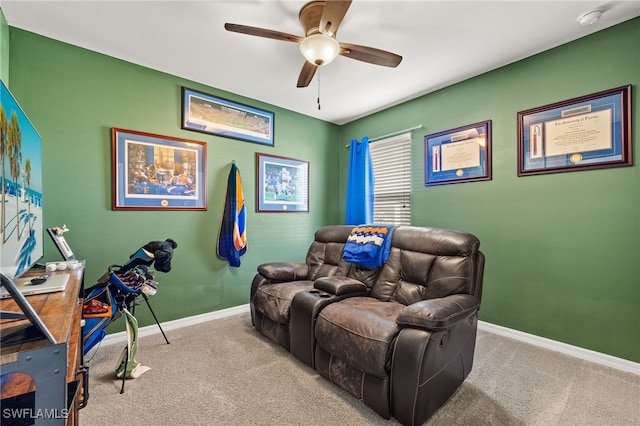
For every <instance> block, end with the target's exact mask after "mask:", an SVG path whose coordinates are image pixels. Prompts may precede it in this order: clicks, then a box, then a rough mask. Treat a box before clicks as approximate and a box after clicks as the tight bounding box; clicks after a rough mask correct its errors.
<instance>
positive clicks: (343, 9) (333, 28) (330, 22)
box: [318, 0, 351, 35]
mask: <svg viewBox="0 0 640 426" xmlns="http://www.w3.org/2000/svg"><path fill="white" fill-rule="evenodd" d="M349 6H351V0H349V1H339V0H326V1H325V2H324V9H323V10H322V17H321V18H320V25H318V29H319V30H320V32H321V33H327V32H329V33H330V34H329V35H335V34H336V33H337V32H338V26H340V22H342V19H344V15H346V14H347V10H349Z"/></svg>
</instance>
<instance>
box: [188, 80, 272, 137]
mask: <svg viewBox="0 0 640 426" xmlns="http://www.w3.org/2000/svg"><path fill="white" fill-rule="evenodd" d="M274 118H275V117H274V114H273V113H272V112H269V111H264V110H261V109H258V108H253V107H250V106H247V105H243V104H240V103H238V102H233V101H230V100H227V99H222V98H219V97H216V96H213V95H208V94H206V93H202V92H198V91H196V90H193V89H188V88H186V87H183V88H182V128H183V129H186V130H193V131H196V132H201V133H207V134H210V135H215V136H223V137H226V138H232V139H238V140H242V141H246V142H254V143H259V144H262V145H268V146H274V139H273V138H274V133H273V128H274Z"/></svg>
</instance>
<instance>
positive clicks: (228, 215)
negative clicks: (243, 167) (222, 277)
mask: <svg viewBox="0 0 640 426" xmlns="http://www.w3.org/2000/svg"><path fill="white" fill-rule="evenodd" d="M246 252H247V210H246V208H245V204H244V194H243V192H242V180H241V179H240V170H238V168H237V167H236V165H235V163H234V164H232V165H231V171H230V172H229V182H228V183H227V196H226V198H225V202H224V214H223V216H222V224H221V225H220V234H219V235H218V256H220V257H222V258H224V259H227V260H228V261H229V265H230V266H235V267H238V266H240V256H242V255H243V254H245V253H246Z"/></svg>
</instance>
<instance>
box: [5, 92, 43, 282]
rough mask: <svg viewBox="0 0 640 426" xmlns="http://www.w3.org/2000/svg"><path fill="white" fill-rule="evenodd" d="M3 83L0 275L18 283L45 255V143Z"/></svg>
mask: <svg viewBox="0 0 640 426" xmlns="http://www.w3.org/2000/svg"><path fill="white" fill-rule="evenodd" d="M0 83H2V84H0V86H1V87H0V142H1V148H2V149H1V152H0V154H1V157H0V173H1V183H2V188H1V189H2V191H1V197H2V198H1V199H0V271H1V272H3V273H4V274H5V275H6V276H8V277H10V278H13V279H15V278H18V277H19V276H20V275H22V274H23V273H24V272H26V271H28V270H29V269H30V268H31V267H32V266H33V264H34V263H36V262H37V261H38V260H40V258H42V256H43V254H44V249H43V245H44V225H43V220H42V139H41V138H40V135H39V134H38V132H37V131H36V129H35V127H33V124H31V121H29V119H28V118H27V115H26V114H25V113H24V111H23V110H22V108H20V105H19V104H18V102H17V101H16V99H15V98H14V97H13V95H12V94H11V92H10V91H9V89H7V87H6V86H5V84H4V82H2V81H0Z"/></svg>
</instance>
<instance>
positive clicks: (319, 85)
mask: <svg viewBox="0 0 640 426" xmlns="http://www.w3.org/2000/svg"><path fill="white" fill-rule="evenodd" d="M319 110H320V67H318V111H319Z"/></svg>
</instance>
